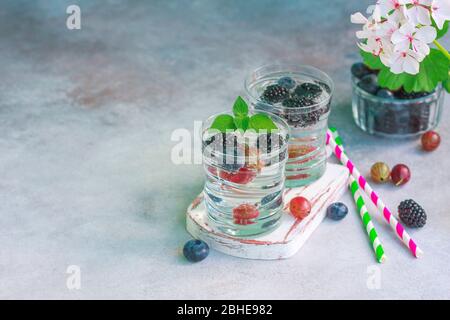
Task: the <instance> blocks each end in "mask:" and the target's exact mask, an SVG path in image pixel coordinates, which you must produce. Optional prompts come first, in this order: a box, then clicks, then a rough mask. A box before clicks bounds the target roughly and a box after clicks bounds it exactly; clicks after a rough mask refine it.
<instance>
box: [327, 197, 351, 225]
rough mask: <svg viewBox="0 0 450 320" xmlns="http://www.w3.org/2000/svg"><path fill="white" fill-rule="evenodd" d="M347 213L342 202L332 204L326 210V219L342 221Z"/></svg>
mask: <svg viewBox="0 0 450 320" xmlns="http://www.w3.org/2000/svg"><path fill="white" fill-rule="evenodd" d="M347 213H348V208H347V206H346V205H345V204H343V203H342V202H335V203H332V204H330V205H329V206H328V208H327V217H328V218H330V219H332V220H335V221H339V220H342V219H344V218H345V216H346V215H347Z"/></svg>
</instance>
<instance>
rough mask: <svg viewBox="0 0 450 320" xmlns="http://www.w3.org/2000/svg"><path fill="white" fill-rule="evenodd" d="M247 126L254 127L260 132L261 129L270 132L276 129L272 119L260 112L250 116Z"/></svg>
mask: <svg viewBox="0 0 450 320" xmlns="http://www.w3.org/2000/svg"><path fill="white" fill-rule="evenodd" d="M249 128H250V129H254V130H255V131H256V132H260V131H261V130H265V131H267V132H271V131H274V130H277V129H278V127H277V125H276V124H275V123H274V122H273V120H272V119H271V118H270V117H269V116H267V115H265V114H262V113H257V114H255V115H253V116H252V117H251V118H250V125H249Z"/></svg>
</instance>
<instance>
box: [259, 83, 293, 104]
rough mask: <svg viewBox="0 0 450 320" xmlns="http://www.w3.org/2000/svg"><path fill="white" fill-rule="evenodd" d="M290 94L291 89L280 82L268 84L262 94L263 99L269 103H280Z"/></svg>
mask: <svg viewBox="0 0 450 320" xmlns="http://www.w3.org/2000/svg"><path fill="white" fill-rule="evenodd" d="M288 96H289V90H288V89H286V88H284V87H282V86H280V85H279V84H272V85H270V86H267V88H266V90H264V93H263V94H262V97H261V98H262V100H263V101H265V102H269V103H278V102H281V101H283V100H284V99H286V98H287V97H288Z"/></svg>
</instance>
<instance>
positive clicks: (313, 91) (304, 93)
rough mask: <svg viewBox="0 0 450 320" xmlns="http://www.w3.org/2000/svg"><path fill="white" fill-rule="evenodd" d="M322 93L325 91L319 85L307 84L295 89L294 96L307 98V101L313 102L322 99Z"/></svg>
mask: <svg viewBox="0 0 450 320" xmlns="http://www.w3.org/2000/svg"><path fill="white" fill-rule="evenodd" d="M322 92H323V89H322V88H321V87H320V86H319V85H317V84H314V83H310V82H305V83H302V84H301V85H298V86H297V88H295V90H294V95H295V96H297V97H305V98H307V99H311V100H313V99H316V98H318V97H320V95H321V94H322Z"/></svg>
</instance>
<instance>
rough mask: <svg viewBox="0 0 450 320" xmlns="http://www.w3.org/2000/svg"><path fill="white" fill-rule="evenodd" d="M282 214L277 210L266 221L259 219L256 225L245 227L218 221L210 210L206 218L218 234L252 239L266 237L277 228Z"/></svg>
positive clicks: (221, 220)
mask: <svg viewBox="0 0 450 320" xmlns="http://www.w3.org/2000/svg"><path fill="white" fill-rule="evenodd" d="M282 213H283V211H282V210H279V211H278V212H276V213H275V214H273V215H271V216H270V217H267V219H260V220H258V222H256V223H253V224H250V225H245V226H239V225H237V224H234V223H227V221H226V220H224V219H220V220H218V219H217V217H216V216H215V215H213V214H211V211H210V210H209V211H208V218H209V222H210V224H211V226H212V227H213V228H214V229H216V230H219V231H220V232H223V233H225V234H228V235H230V236H234V237H243V238H244V237H245V238H252V237H259V236H262V235H266V234H268V233H271V232H272V231H274V230H275V229H276V228H278V226H279V225H280V219H281V215H282Z"/></svg>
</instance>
